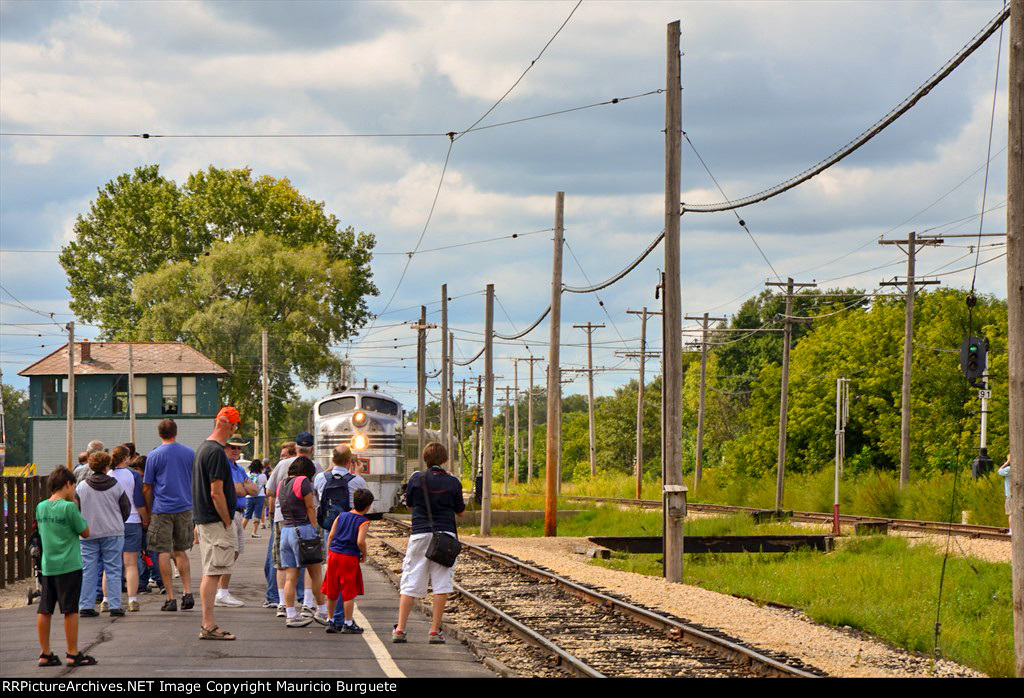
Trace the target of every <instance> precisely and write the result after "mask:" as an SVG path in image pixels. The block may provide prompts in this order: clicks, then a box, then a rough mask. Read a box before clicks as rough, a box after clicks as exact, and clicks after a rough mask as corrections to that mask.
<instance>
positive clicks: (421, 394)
mask: <svg viewBox="0 0 1024 698" xmlns="http://www.w3.org/2000/svg"><path fill="white" fill-rule="evenodd" d="M426 339H427V306H425V305H421V306H420V323H419V325H417V326H416V433H417V434H418V437H417V442H416V444H417V450H416V459H417V460H418V461H419V463H420V470H424V469H425V468H424V463H423V448H424V446H425V445H426V444H425V443H424V436H426V434H424V433H423V432H424V429H426V428H427V419H426V417H427V415H426V399H427V361H426V358H427V356H426V355H427V351H426V350H427V347H426V343H427V342H426Z"/></svg>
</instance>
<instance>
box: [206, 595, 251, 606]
mask: <svg viewBox="0 0 1024 698" xmlns="http://www.w3.org/2000/svg"><path fill="white" fill-rule="evenodd" d="M213 605H214V606H231V607H233V608H238V607H239V606H244V605H245V602H244V601H239V600H238V599H236V598H235V597H234V596H232V595H231V594H226V595H224V596H219V597H217V598H216V599H214V601H213Z"/></svg>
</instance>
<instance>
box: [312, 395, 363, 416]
mask: <svg viewBox="0 0 1024 698" xmlns="http://www.w3.org/2000/svg"><path fill="white" fill-rule="evenodd" d="M355 408H356V398H355V396H354V395H346V396H345V397H339V398H335V399H333V400H327V401H326V402H323V403H321V404H320V416H321V417H326V416H328V415H332V414H338V413H339V412H351V411H352V410H354V409H355Z"/></svg>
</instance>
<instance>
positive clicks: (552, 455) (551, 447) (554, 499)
mask: <svg viewBox="0 0 1024 698" xmlns="http://www.w3.org/2000/svg"><path fill="white" fill-rule="evenodd" d="M564 211H565V192H558V193H557V194H555V251H554V254H553V257H552V263H551V339H550V349H549V350H548V351H549V353H548V357H549V359H548V424H547V458H546V460H545V463H546V465H545V468H546V469H545V471H544V479H545V488H546V489H545V497H544V535H545V536H556V535H558V474H559V470H561V468H560V467H559V466H560V462H561V460H562V383H561V376H562V373H561V371H560V366H559V349H560V348H561V347H560V344H561V325H560V323H561V322H562V235H563V234H564V228H563V225H564Z"/></svg>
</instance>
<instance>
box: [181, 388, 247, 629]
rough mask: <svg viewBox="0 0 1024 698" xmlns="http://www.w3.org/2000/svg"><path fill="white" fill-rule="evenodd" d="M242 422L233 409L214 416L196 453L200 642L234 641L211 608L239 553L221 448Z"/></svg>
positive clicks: (194, 512)
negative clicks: (211, 429)
mask: <svg viewBox="0 0 1024 698" xmlns="http://www.w3.org/2000/svg"><path fill="white" fill-rule="evenodd" d="M241 421H242V418H241V416H240V415H239V414H238V410H236V409H235V408H234V407H224V408H222V409H221V411H220V412H218V413H217V421H216V424H215V426H214V429H213V433H212V434H211V435H210V438H208V439H207V440H206V441H204V442H203V443H202V445H201V446H200V447H199V448H198V449H197V450H196V462H195V467H194V468H193V473H192V517H193V518H194V519H195V523H196V530H197V534H198V538H199V556H200V560H201V562H202V566H203V580H202V582H201V583H200V585H199V597H200V600H201V602H202V608H203V622H202V625H201V626H200V629H199V639H200V640H234V639H235V636H234V635H232V634H231V633H229V632H227V631H226V630H221V629H220V628H218V627H217V624H216V623H215V622H214V617H213V608H214V601H215V597H216V594H217V585H218V584H219V582H220V578H221V576H222V575H226V574H231V568H232V566H233V565H234V563H235V551H236V550H237V549H238V537H237V536H236V535H235V530H234V520H233V518H232V513H233V512H234V510H235V497H236V494H235V481H234V479H233V478H232V475H231V465H230V463H228V458H227V455H225V453H224V445H225V444H226V443H227V441H228V439H229V438H231V436H232V435H233V434H234V433H235V431H236V430H237V429H238V425H239V424H240V423H241Z"/></svg>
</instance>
